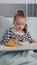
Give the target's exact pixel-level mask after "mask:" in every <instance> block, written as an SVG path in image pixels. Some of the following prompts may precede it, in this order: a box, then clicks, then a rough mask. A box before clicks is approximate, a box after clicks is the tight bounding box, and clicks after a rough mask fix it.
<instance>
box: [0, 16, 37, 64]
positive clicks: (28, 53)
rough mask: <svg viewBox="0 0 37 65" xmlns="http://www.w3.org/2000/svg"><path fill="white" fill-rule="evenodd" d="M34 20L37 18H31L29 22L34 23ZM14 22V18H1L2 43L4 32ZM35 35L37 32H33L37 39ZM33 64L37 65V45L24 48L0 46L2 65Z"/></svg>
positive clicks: (0, 32)
mask: <svg viewBox="0 0 37 65" xmlns="http://www.w3.org/2000/svg"><path fill="white" fill-rule="evenodd" d="M34 19H35V18H33V17H32V18H29V21H32V20H34ZM12 20H13V18H6V17H2V16H0V41H1V39H2V36H3V34H4V32H6V30H7V29H8V28H9V27H11V26H12ZM35 20H36V19H35ZM35 20H34V21H35ZM34 21H33V22H34ZM8 22H9V23H8ZM27 23H28V22H27ZM28 25H29V23H28ZM35 25H36V24H35ZM31 26H32V25H31ZM33 27H34V26H33ZM29 28H30V27H29ZM29 30H31V29H29ZM32 30H33V29H32ZM32 30H31V31H30V33H31V32H32ZM33 31H34V30H33ZM34 33H36V32H32V33H31V35H33V36H32V37H34V38H36V39H37V36H36V34H35V35H34ZM31 64H33V65H37V44H36V45H35V44H27V45H24V46H22V47H21V46H16V47H6V46H4V45H1V44H0V65H31Z"/></svg>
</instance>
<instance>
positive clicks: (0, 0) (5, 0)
mask: <svg viewBox="0 0 37 65" xmlns="http://www.w3.org/2000/svg"><path fill="white" fill-rule="evenodd" d="M0 3H24V4H25V3H27V4H29V3H32V4H33V3H35V0H0Z"/></svg>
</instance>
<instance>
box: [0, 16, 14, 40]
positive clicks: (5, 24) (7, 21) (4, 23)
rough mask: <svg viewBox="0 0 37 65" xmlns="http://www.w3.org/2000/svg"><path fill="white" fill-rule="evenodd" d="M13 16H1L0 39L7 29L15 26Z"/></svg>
mask: <svg viewBox="0 0 37 65" xmlns="http://www.w3.org/2000/svg"><path fill="white" fill-rule="evenodd" d="M12 22H13V17H9V18H7V17H3V16H0V40H1V39H2V37H3V34H4V33H5V32H6V30H7V29H9V28H10V27H12V26H13V23H12Z"/></svg>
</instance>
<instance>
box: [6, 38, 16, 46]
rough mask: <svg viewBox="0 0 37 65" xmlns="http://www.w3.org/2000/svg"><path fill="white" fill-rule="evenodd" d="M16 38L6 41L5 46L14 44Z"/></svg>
mask: <svg viewBox="0 0 37 65" xmlns="http://www.w3.org/2000/svg"><path fill="white" fill-rule="evenodd" d="M15 41H16V40H13V39H11V40H9V41H8V42H6V43H5V46H16V43H15Z"/></svg>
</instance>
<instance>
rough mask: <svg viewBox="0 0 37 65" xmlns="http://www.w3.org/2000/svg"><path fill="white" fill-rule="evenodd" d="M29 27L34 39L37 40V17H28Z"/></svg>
mask: <svg viewBox="0 0 37 65" xmlns="http://www.w3.org/2000/svg"><path fill="white" fill-rule="evenodd" d="M27 25H28V30H29V32H30V34H31V36H32V38H35V39H37V17H27Z"/></svg>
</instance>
